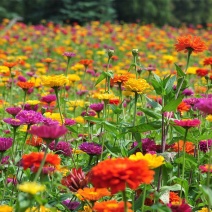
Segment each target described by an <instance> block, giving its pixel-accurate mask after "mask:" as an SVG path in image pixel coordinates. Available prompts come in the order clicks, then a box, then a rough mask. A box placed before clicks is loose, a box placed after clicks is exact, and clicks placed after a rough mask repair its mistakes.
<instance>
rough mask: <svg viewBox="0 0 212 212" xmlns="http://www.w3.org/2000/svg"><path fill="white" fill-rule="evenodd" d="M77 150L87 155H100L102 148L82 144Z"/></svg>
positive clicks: (86, 143)
mask: <svg viewBox="0 0 212 212" xmlns="http://www.w3.org/2000/svg"><path fill="white" fill-rule="evenodd" d="M79 149H80V150H82V151H83V152H86V153H87V154H89V155H101V153H102V146H101V145H100V144H96V143H93V142H83V143H82V144H80V145H79Z"/></svg>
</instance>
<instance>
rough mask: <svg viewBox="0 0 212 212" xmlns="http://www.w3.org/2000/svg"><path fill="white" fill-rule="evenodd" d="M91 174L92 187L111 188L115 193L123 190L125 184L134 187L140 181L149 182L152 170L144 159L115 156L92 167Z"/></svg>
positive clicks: (152, 173) (151, 178) (136, 186)
mask: <svg viewBox="0 0 212 212" xmlns="http://www.w3.org/2000/svg"><path fill="white" fill-rule="evenodd" d="M91 175H92V178H91V182H92V183H93V185H94V187H96V188H111V193H112V194H115V193H117V192H119V191H124V190H125V188H126V186H129V187H130V188H131V189H136V188H138V186H139V185H140V184H141V183H146V184H149V183H151V181H152V180H153V175H154V171H152V170H150V169H149V168H148V163H147V161H145V160H139V161H133V160H130V159H128V158H116V159H107V160H105V161H102V162H100V163H99V164H98V165H96V166H95V167H93V168H92V170H91Z"/></svg>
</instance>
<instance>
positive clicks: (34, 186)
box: [18, 182, 46, 195]
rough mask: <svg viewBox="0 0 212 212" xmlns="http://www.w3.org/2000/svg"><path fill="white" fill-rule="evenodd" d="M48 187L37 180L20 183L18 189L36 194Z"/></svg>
mask: <svg viewBox="0 0 212 212" xmlns="http://www.w3.org/2000/svg"><path fill="white" fill-rule="evenodd" d="M45 189H46V187H45V186H44V185H40V184H38V183H36V182H24V183H22V184H20V185H18V190H20V191H23V192H25V193H29V194H32V195H34V194H36V193H38V192H41V191H45Z"/></svg>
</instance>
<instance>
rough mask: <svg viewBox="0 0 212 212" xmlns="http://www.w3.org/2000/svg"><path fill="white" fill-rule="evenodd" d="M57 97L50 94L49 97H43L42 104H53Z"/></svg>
mask: <svg viewBox="0 0 212 212" xmlns="http://www.w3.org/2000/svg"><path fill="white" fill-rule="evenodd" d="M56 99H57V98H56V95H55V94H49V95H47V96H43V97H42V98H41V101H42V102H46V103H48V104H49V103H51V102H53V101H56Z"/></svg>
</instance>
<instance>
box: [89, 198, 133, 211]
mask: <svg viewBox="0 0 212 212" xmlns="http://www.w3.org/2000/svg"><path fill="white" fill-rule="evenodd" d="M93 210H94V211H96V212H123V211H124V201H121V202H117V201H116V200H108V201H105V202H95V204H94V207H93ZM127 211H128V212H132V210H131V204H130V203H129V202H127Z"/></svg>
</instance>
